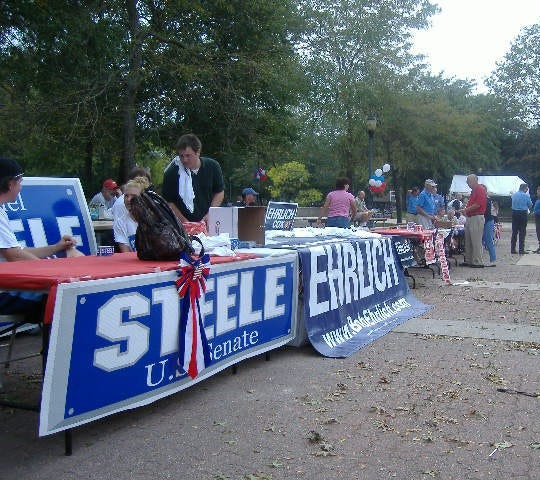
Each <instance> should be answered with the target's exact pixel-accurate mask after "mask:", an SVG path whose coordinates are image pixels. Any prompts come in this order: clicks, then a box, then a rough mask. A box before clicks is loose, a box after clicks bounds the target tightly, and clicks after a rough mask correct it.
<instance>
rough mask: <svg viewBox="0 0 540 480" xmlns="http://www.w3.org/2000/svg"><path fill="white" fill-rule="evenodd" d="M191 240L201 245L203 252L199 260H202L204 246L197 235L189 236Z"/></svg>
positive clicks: (200, 253) (202, 251)
mask: <svg viewBox="0 0 540 480" xmlns="http://www.w3.org/2000/svg"><path fill="white" fill-rule="evenodd" d="M189 238H190V239H191V240H192V241H193V240H195V241H196V242H197V243H199V244H200V245H201V251H200V252H199V258H201V257H202V256H203V255H204V245H203V243H202V241H201V239H200V238H199V237H197V236H196V235H189Z"/></svg>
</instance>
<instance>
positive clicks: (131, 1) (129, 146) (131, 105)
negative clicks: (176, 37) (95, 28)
mask: <svg viewBox="0 0 540 480" xmlns="http://www.w3.org/2000/svg"><path fill="white" fill-rule="evenodd" d="M126 6H127V13H128V23H129V32H130V37H131V48H130V54H129V72H128V74H127V78H126V98H125V104H124V126H123V127H124V134H123V137H124V138H123V151H122V158H121V160H120V172H119V173H120V178H121V179H126V178H127V174H128V172H129V171H130V170H131V169H132V168H133V167H134V166H135V129H136V118H137V92H138V89H139V86H140V83H141V67H142V42H141V30H140V21H139V14H138V12H137V0H127V2H126Z"/></svg>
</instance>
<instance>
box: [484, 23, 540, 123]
mask: <svg viewBox="0 0 540 480" xmlns="http://www.w3.org/2000/svg"><path fill="white" fill-rule="evenodd" d="M539 78H540V23H537V24H534V25H530V26H528V27H525V28H523V30H521V32H520V33H519V35H518V37H517V38H516V39H515V41H514V42H513V43H512V46H511V47H510V50H509V52H508V53H507V54H506V55H505V57H504V60H503V61H502V62H501V63H499V64H498V65H497V68H496V70H495V71H494V72H493V74H492V75H491V76H490V77H489V79H488V80H487V82H486V83H487V85H488V87H489V88H490V89H491V91H492V92H493V93H494V94H495V95H497V96H498V97H499V98H500V99H502V100H503V102H504V105H505V106H506V108H507V111H508V113H509V115H510V116H511V117H514V118H517V119H519V120H520V121H521V122H524V123H526V124H528V125H530V126H533V127H534V126H539V125H540V105H539V103H538V98H539V97H540V83H539V82H538V79H539Z"/></svg>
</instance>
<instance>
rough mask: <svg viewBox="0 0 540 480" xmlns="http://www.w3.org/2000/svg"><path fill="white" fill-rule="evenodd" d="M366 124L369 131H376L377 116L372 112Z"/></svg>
mask: <svg viewBox="0 0 540 480" xmlns="http://www.w3.org/2000/svg"><path fill="white" fill-rule="evenodd" d="M366 125H367V130H368V132H369V133H371V134H372V133H373V132H375V129H376V128H377V117H376V116H375V115H373V114H371V115H370V116H369V117H368V118H367V120H366Z"/></svg>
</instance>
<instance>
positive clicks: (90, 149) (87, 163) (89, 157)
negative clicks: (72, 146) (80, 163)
mask: <svg viewBox="0 0 540 480" xmlns="http://www.w3.org/2000/svg"><path fill="white" fill-rule="evenodd" d="M93 163H94V142H93V141H92V140H91V139H88V141H87V142H86V145H85V146H84V178H85V179H86V185H85V186H86V188H87V189H89V188H94V185H93V172H92V170H93V168H92V167H93Z"/></svg>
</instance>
